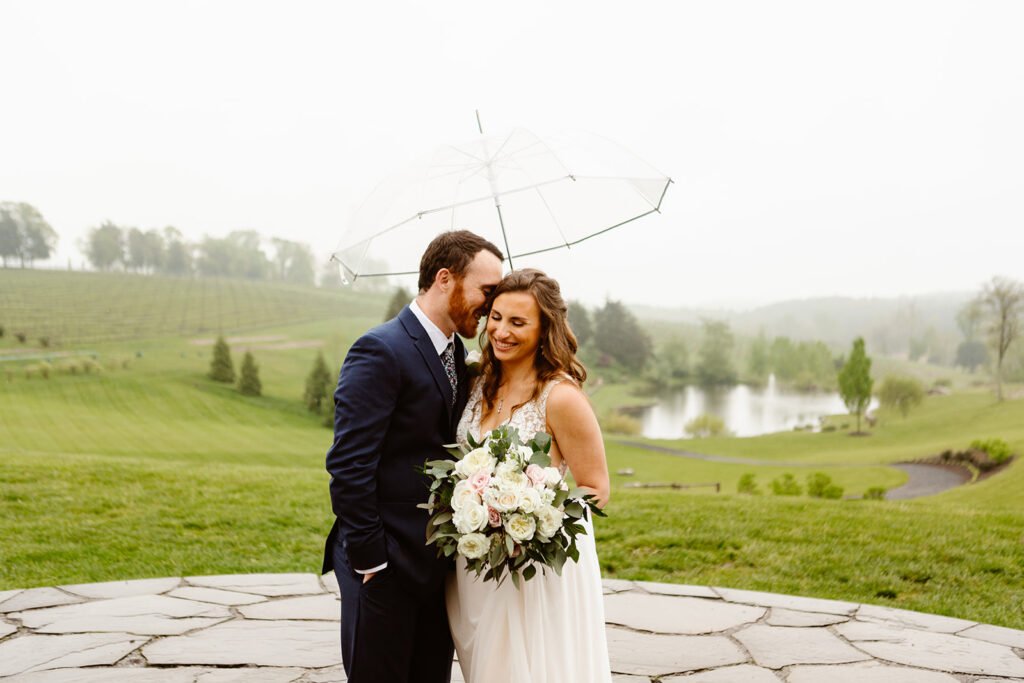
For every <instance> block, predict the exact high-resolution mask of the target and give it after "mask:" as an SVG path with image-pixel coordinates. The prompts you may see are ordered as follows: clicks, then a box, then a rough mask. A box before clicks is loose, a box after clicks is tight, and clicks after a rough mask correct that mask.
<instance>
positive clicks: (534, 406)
mask: <svg viewBox="0 0 1024 683" xmlns="http://www.w3.org/2000/svg"><path fill="white" fill-rule="evenodd" d="M566 311H567V307H566V305H565V302H564V301H563V300H562V296H561V293H560V291H559V287H558V283H557V282H556V281H555V280H553V279H552V278H550V277H548V276H547V275H545V274H544V273H542V272H540V271H539V270H533V269H529V268H528V269H523V270H516V271H513V272H511V273H509V274H508V275H506V276H505V278H504V279H503V280H502V281H501V282H500V283H499V284H498V286H497V288H496V289H495V290H494V293H493V294H492V295H491V304H490V311H489V313H488V316H487V328H486V332H485V333H484V334H483V335H481V347H482V352H483V353H482V356H483V358H482V361H481V370H482V371H481V374H480V376H479V377H478V378H477V380H476V382H475V384H474V386H473V388H472V393H471V394H470V398H469V403H468V404H467V405H466V409H465V411H464V412H463V414H462V419H461V420H460V422H459V426H458V430H457V437H458V439H459V441H460V442H462V443H467V439H466V435H467V434H468V433H471V434H473V437H474V439H477V440H480V439H481V438H482V437H483V435H484V434H486V433H488V432H489V431H491V430H492V429H494V428H495V427H498V426H499V425H502V424H510V425H512V426H514V427H516V428H517V429H518V430H519V432H520V434H521V435H522V438H523V440H524V441H526V440H529V439H532V438H533V436H534V434H536V433H537V432H547V433H548V434H550V435H551V437H552V441H551V452H550V454H551V464H552V466H554V467H558V468H559V469H560V470H561V471H562V472H563V473H565V472H566V470H568V472H569V473H571V474H572V477H573V479H574V480H575V481H576V484H577V486H582V487H586V488H588V489H590V490H591V491H592V492H593V493H594V494H595V495H596V496H597V498H598V502H599V505H601V506H604V504H605V503H606V502H607V501H608V494H609V482H608V465H607V463H606V462H605V455H604V444H603V442H602V440H601V430H600V428H599V427H598V425H597V419H596V418H595V417H594V412H593V410H592V409H591V407H590V403H589V401H588V400H587V398H586V396H584V394H583V392H582V390H581V388H580V387H581V385H582V383H583V381H584V380H585V379H586V376H587V375H586V370H584V368H583V366H582V365H581V364H580V362H579V361H578V360H576V348H577V345H576V338H575V337H574V336H573V334H572V331H571V330H570V329H569V326H568V324H567V322H566ZM584 526H585V527H586V530H587V533H586V535H584V536H582V537H580V538H579V539H578V541H577V548H578V549H579V553H580V556H579V561H578V562H573V561H572V560H571V559H570V560H568V561H567V562H566V563H565V565H564V567H563V568H562V574H561V576H559V575H557V574H555V572H554V571H553V570H552V569H550V568H545V569H544V571H543V572H538V574H537V575H536V576H535V577H533V578H532V579H531V580H529V581H521V582H520V588H518V589H517V588H516V587H515V586H514V585H513V583H512V582H511V581H508V580H506V581H504V582H503V583H502V584H501V585H500V586H499V585H497V584H496V583H495V582H493V581H488V582H484V581H483V576H482V575H481V576H480V577H477V576H476V575H475V574H474V573H471V572H469V571H467V569H466V562H465V560H464V559H463V558H461V557H460V558H458V561H457V565H456V570H455V572H454V573H451V574H450V575H449V579H448V585H447V591H446V601H447V607H448V621H449V624H450V626H451V631H452V637H453V639H454V640H455V649H456V651H457V652H458V659H459V664H460V666H461V667H462V674H463V676H464V677H465V679H466V681H467V683H501V682H502V681H509V682H511V681H516V682H518V681H530V682H531V683H554V682H556V681H557V682H558V683H610V682H611V674H610V673H609V665H608V647H607V643H606V640H605V626H604V603H603V598H602V588H601V570H600V566H599V564H598V560H597V549H596V546H595V544H594V529H593V524H592V521H591V520H589V519H588V520H586V521H585V522H584Z"/></svg>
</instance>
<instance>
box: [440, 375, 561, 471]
mask: <svg viewBox="0 0 1024 683" xmlns="http://www.w3.org/2000/svg"><path fill="white" fill-rule="evenodd" d="M566 379H568V378H567V377H566V376H565V375H561V376H559V377H554V378H552V379H550V380H548V382H547V384H545V385H544V388H543V389H541V391H540V393H539V394H538V395H537V397H536V398H534V399H531V400H529V401H527V402H526V403H524V404H523V405H521V406H520V407H519V408H518V409H517V410H515V411H514V412H513V413H512V416H511V417H510V418H509V419H508V420H506V421H505V422H504V423H503V424H508V425H511V426H513V427H515V428H516V429H518V430H519V436H520V437H521V438H522V440H523V441H529V440H530V439H532V438H533V437H534V436H536V435H537V432H545V431H547V424H548V419H547V415H548V395H549V394H550V393H551V390H552V389H553V388H554V387H555V385H556V384H558V383H559V382H563V381H565V380H566ZM483 398H484V387H483V382H481V381H479V380H478V381H476V382H475V383H474V386H473V390H472V391H471V392H470V394H469V402H468V403H466V409H465V410H463V411H462V418H461V419H459V426H458V427H456V429H455V438H456V439H457V440H458V442H459V443H460V444H463V445H467V446H468V445H469V441H468V440H467V439H466V434H467V433H470V432H472V434H473V438H474V439H475V440H477V441H479V440H480V437H481V436H482V435H481V434H480V419H481V417H482V413H483ZM565 468H566V464H565V462H564V461H563V462H562V463H560V464H559V469H560V470H562V474H565Z"/></svg>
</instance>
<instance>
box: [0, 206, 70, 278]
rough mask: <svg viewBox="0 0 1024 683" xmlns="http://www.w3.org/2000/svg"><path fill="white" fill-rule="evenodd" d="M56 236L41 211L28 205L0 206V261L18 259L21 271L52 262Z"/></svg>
mask: <svg viewBox="0 0 1024 683" xmlns="http://www.w3.org/2000/svg"><path fill="white" fill-rule="evenodd" d="M57 239H58V238H57V233H56V232H55V231H54V229H53V228H51V227H50V224H49V223H47V222H46V220H44V219H43V215H42V214H41V213H40V212H39V209H37V208H36V207H34V206H32V205H31V204H26V203H25V202H0V258H2V259H3V264H4V266H5V267H6V266H7V261H8V259H17V260H18V262H19V264H20V265H21V267H22V268H24V267H25V266H26V265H29V266H30V265H31V264H32V262H33V261H37V260H46V259H48V258H50V255H51V254H52V253H53V251H54V249H56V247H57Z"/></svg>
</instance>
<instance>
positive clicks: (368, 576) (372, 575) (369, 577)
mask: <svg viewBox="0 0 1024 683" xmlns="http://www.w3.org/2000/svg"><path fill="white" fill-rule="evenodd" d="M375 576H377V572H371V573H370V574H363V583H367V582H369V580H370V579H372V578H373V577H375Z"/></svg>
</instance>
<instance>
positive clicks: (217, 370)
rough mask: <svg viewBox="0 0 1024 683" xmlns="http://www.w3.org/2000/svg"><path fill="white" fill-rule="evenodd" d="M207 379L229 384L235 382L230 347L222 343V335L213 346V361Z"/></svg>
mask: <svg viewBox="0 0 1024 683" xmlns="http://www.w3.org/2000/svg"><path fill="white" fill-rule="evenodd" d="M206 376H207V377H209V378H210V379H212V380H213V381H215V382H225V383H227V384H230V383H232V382H234V381H235V365H234V363H232V362H231V347H229V346H228V343H227V342H226V341H224V335H220V336H218V337H217V341H216V343H214V345H213V359H212V360H211V361H210V371H209V372H208V373H207V374H206Z"/></svg>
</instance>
